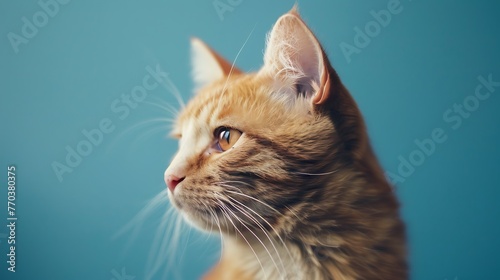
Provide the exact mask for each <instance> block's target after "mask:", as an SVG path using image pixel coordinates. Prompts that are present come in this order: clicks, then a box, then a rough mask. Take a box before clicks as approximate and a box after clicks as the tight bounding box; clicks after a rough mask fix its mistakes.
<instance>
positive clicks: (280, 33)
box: [262, 7, 330, 104]
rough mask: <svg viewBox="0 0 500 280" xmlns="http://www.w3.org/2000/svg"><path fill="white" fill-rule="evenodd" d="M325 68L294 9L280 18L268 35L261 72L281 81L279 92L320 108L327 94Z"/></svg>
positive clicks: (320, 52)
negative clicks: (302, 96) (310, 102)
mask: <svg viewBox="0 0 500 280" xmlns="http://www.w3.org/2000/svg"><path fill="white" fill-rule="evenodd" d="M328 67H329V63H328V60H327V58H326V55H325V54H324V52H323V50H322V48H321V45H320V43H319V42H318V40H317V39H316V37H315V36H314V34H313V33H312V32H311V30H310V29H309V28H308V27H307V25H306V24H305V23H304V21H303V20H302V19H301V18H300V15H299V14H298V12H297V8H296V7H294V8H293V9H292V10H291V11H290V12H288V13H287V14H285V15H283V16H282V17H280V18H279V19H278V21H277V22H276V24H275V25H274V27H273V29H272V30H271V32H270V33H269V35H268V40H267V47H266V51H265V54H264V67H263V69H262V70H263V71H265V72H268V73H270V74H271V75H274V76H275V77H276V78H279V79H280V80H281V81H283V82H284V83H285V86H284V87H283V88H288V90H289V91H293V92H295V93H296V94H297V95H305V96H306V97H309V98H311V100H312V102H313V103H314V104H322V103H324V102H325V101H326V99H327V98H328V94H329V87H330V78H329V73H328Z"/></svg>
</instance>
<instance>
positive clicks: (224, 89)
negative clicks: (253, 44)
mask: <svg viewBox="0 0 500 280" xmlns="http://www.w3.org/2000/svg"><path fill="white" fill-rule="evenodd" d="M256 26H257V24H255V25H254V26H253V28H252V30H251V31H250V34H248V36H247V38H246V39H245V42H243V45H242V46H241V48H240V49H239V51H238V53H237V54H236V57H235V58H234V60H233V63H232V64H231V69H229V74H228V75H227V77H226V82H225V83H224V87H223V88H222V94H221V95H224V93H225V92H226V87H227V82H228V81H229V78H230V77H231V74H232V73H233V70H234V65H235V64H236V60H238V57H239V56H240V53H241V51H243V48H245V46H246V45H247V43H248V40H249V39H250V37H251V36H252V34H253V32H254V30H255V27H256ZM221 100H222V98H220V99H219V102H218V104H219V106H220V101H221Z"/></svg>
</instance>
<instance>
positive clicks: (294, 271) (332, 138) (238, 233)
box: [165, 8, 408, 280]
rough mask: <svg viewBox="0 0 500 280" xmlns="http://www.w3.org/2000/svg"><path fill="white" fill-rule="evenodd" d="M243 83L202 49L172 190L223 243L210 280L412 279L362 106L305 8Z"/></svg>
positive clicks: (197, 46)
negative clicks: (304, 14)
mask: <svg viewBox="0 0 500 280" xmlns="http://www.w3.org/2000/svg"><path fill="white" fill-rule="evenodd" d="M267 39H268V40H267V46H266V50H265V55H264V65H263V66H262V68H261V69H260V70H259V71H258V72H255V73H243V72H242V71H240V70H238V69H237V68H235V67H233V66H232V65H231V63H228V62H227V61H225V60H224V59H223V58H222V57H221V56H220V55H218V54H217V53H215V52H214V51H213V50H212V49H210V48H209V47H208V46H206V45H205V44H204V43H203V42H201V41H200V40H198V39H193V40H192V49H193V67H194V79H195V81H196V83H197V85H198V86H199V90H197V93H196V95H195V96H194V97H193V99H192V100H191V101H190V102H189V104H188V105H187V106H186V107H185V109H184V110H183V111H182V112H181V113H180V115H179V116H178V118H177V121H176V124H175V128H174V129H173V132H172V135H173V136H174V137H176V138H178V139H179V143H180V144H179V150H178V152H177V154H176V155H175V157H174V159H173V161H172V162H171V164H170V166H169V167H168V169H167V170H166V171H165V182H166V184H167V186H168V188H169V190H170V191H169V192H168V195H169V198H170V200H171V202H172V204H173V205H174V206H175V207H176V208H178V210H179V211H181V213H182V214H183V216H184V218H186V219H187V220H188V221H189V222H191V223H192V224H194V225H196V226H197V227H199V228H201V229H203V230H207V231H215V232H218V233H220V234H221V235H222V237H223V244H222V245H223V248H222V256H221V261H220V262H219V263H218V264H217V265H216V266H215V267H214V268H213V269H212V270H211V271H210V272H208V273H207V274H206V275H205V278H204V279H206V280H225V279H227V280H244V279H248V280H250V279H251V280H254V279H297V280H298V279H307V280H309V279H335V280H351V279H363V280H367V279H383V280H394V279H407V278H408V267H407V261H406V244H405V243H406V240H405V227H404V224H403V222H402V221H401V219H400V217H399V213H398V208H399V206H398V202H397V200H396V198H395V195H394V193H393V190H392V188H391V186H390V185H389V183H388V182H387V181H386V179H385V177H384V175H383V172H382V169H381V167H380V165H379V163H378V162H377V159H376V157H375V155H374V153H373V152H372V148H371V147H370V143H369V140H368V136H367V132H366V128H365V124H364V122H363V118H362V116H361V113H360V111H359V109H358V107H357V105H356V103H355V102H354V100H353V98H352V97H351V95H350V94H349V92H348V91H347V89H346V88H345V87H344V85H343V84H342V82H341V81H340V78H339V76H338V75H337V73H336V72H335V70H334V69H333V68H332V66H331V65H330V62H329V61H328V58H327V56H326V54H325V52H324V51H323V49H322V47H321V45H320V43H319V42H318V40H317V39H316V37H315V36H314V34H313V33H312V32H311V30H310V29H309V28H308V27H307V26H306V24H305V23H304V21H303V20H302V19H301V17H300V16H299V14H298V12H297V10H296V8H294V9H292V10H291V11H290V12H288V13H287V14H285V15H283V16H282V17H280V18H279V19H278V21H277V22H276V24H275V25H274V27H273V28H272V30H271V32H270V34H269V36H268V38H267Z"/></svg>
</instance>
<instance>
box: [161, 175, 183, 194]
mask: <svg viewBox="0 0 500 280" xmlns="http://www.w3.org/2000/svg"><path fill="white" fill-rule="evenodd" d="M184 178H185V177H182V178H179V177H177V176H175V175H172V174H170V175H167V176H166V177H165V183H166V184H167V187H168V189H169V190H170V191H171V192H174V190H175V187H177V185H178V184H179V183H180V182H182V181H183V180H184Z"/></svg>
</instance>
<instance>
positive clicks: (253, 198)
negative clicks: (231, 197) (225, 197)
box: [223, 185, 283, 215]
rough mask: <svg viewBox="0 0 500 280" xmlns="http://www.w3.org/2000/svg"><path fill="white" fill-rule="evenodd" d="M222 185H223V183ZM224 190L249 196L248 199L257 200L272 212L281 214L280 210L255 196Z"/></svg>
mask: <svg viewBox="0 0 500 280" xmlns="http://www.w3.org/2000/svg"><path fill="white" fill-rule="evenodd" d="M223 186H225V185H223ZM224 191H225V192H229V193H234V194H237V195H241V196H244V197H247V198H250V199H252V200H254V201H257V202H259V203H261V204H262V205H264V206H267V207H269V209H271V210H273V211H274V212H276V213H278V214H280V215H283V214H281V212H280V211H278V210H276V208H274V207H272V206H271V205H269V204H267V203H265V202H263V201H261V200H260V199H257V198H255V197H252V196H249V195H247V194H244V193H241V192H234V191H230V190H224Z"/></svg>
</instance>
